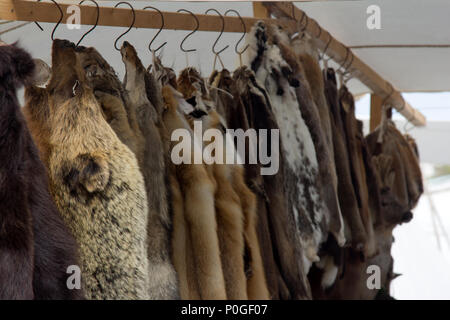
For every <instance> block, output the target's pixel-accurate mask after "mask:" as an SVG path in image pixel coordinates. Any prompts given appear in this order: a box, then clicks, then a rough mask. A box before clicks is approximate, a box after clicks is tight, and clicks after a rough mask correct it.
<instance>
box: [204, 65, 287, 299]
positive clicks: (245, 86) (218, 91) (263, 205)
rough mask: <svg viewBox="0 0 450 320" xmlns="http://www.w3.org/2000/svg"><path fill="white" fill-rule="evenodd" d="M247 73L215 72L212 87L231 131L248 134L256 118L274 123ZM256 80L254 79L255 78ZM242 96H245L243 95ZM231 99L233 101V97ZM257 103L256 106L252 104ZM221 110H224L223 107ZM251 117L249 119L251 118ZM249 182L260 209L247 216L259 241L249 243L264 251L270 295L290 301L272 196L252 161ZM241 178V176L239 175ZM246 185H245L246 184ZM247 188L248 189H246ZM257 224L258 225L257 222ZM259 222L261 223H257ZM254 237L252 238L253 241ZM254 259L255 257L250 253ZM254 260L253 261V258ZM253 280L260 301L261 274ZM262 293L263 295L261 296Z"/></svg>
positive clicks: (253, 293)
mask: <svg viewBox="0 0 450 320" xmlns="http://www.w3.org/2000/svg"><path fill="white" fill-rule="evenodd" d="M247 73H249V74H252V75H253V73H252V72H251V71H250V70H248V69H238V70H237V71H236V72H235V73H234V77H236V79H235V78H232V77H231V75H230V73H229V72H228V71H227V70H222V71H220V72H219V71H215V72H213V74H212V75H211V77H210V81H209V83H210V84H211V85H212V88H211V89H210V91H211V96H212V97H214V99H216V100H217V101H216V104H217V106H218V111H219V110H221V112H222V115H223V116H224V117H225V118H226V119H225V120H226V122H227V123H228V127H229V128H230V129H235V130H236V129H242V130H244V131H246V130H248V129H255V128H254V124H255V119H253V118H254V116H256V115H258V116H261V119H262V120H266V121H270V120H269V119H264V117H263V116H262V114H264V111H263V110H267V106H266V105H264V104H262V103H261V102H262V101H259V102H260V103H259V104H256V97H257V96H256V95H255V96H254V99H252V98H251V93H250V90H249V83H250V82H249V81H250V80H249V79H248V78H247V77H246V76H245V75H246V74H247ZM253 77H254V75H253ZM237 81H239V85H241V88H242V90H238V88H237ZM240 93H242V96H241V94H240ZM230 95H231V97H230ZM252 102H254V103H252ZM219 106H220V107H219ZM253 107H257V108H258V110H259V113H255V112H254V111H252V109H253ZM247 113H248V116H247ZM248 148H249V146H248V145H246V154H247V155H248ZM244 167H245V182H246V185H248V186H249V188H250V189H251V191H252V192H253V193H254V195H255V196H256V207H255V208H254V210H255V213H254V215H257V217H256V216H255V217H253V213H251V212H249V213H248V214H246V211H245V210H244V214H245V215H246V221H248V223H246V225H247V227H246V230H248V232H250V230H251V229H252V223H255V224H256V226H255V227H256V230H255V231H256V234H257V239H255V240H252V241H251V240H249V246H251V245H250V242H253V243H255V245H253V246H254V247H257V248H258V251H259V248H263V250H261V256H262V261H263V266H261V267H263V269H264V271H265V278H266V282H267V287H268V290H269V292H270V297H271V298H272V299H276V300H278V299H288V298H289V296H290V293H289V291H288V289H287V287H286V284H285V283H284V280H283V278H282V277H281V275H280V270H279V268H278V265H277V263H276V261H275V257H274V246H275V244H272V236H271V233H272V231H271V228H270V217H269V216H268V214H269V212H268V208H267V207H268V205H269V200H268V197H269V196H268V195H267V193H266V192H265V188H264V179H263V176H261V174H260V172H261V171H260V170H261V165H260V164H258V163H256V164H252V163H249V161H245V164H244ZM237 176H238V177H240V175H237ZM243 183H244V182H243ZM246 185H245V186H246ZM281 192H282V190H278V193H281ZM237 193H238V195H241V194H242V193H243V192H237ZM241 202H242V205H243V207H244V203H251V201H248V200H247V201H245V200H243V199H241ZM256 220H257V221H256ZM256 222H257V223H256ZM250 237H251V234H249V235H248V238H249V239H250ZM255 250H256V249H255ZM249 253H250V255H253V254H252V253H251V252H249ZM249 258H250V257H249ZM249 263H252V264H253V263H257V260H256V259H251V261H250V262H249ZM251 269H255V267H251ZM246 273H247V277H249V276H250V278H249V279H248V290H247V291H248V296H249V299H253V298H255V297H257V296H258V295H259V294H260V292H261V290H258V288H257V287H256V286H254V285H253V284H255V285H260V281H258V280H257V278H258V277H257V274H255V276H253V273H252V274H250V275H248V274H249V273H248V272H246ZM258 291H259V292H258Z"/></svg>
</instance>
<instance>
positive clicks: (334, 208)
mask: <svg viewBox="0 0 450 320" xmlns="http://www.w3.org/2000/svg"><path fill="white" fill-rule="evenodd" d="M268 31H269V32H268V34H269V41H270V42H272V43H273V44H274V45H277V46H278V47H279V48H280V52H281V55H282V56H283V58H284V59H285V61H286V62H287V63H288V64H289V66H290V67H291V70H292V73H293V75H292V77H294V78H295V79H297V80H298V86H296V87H295V93H296V96H297V101H298V105H299V108H300V111H301V113H302V117H303V119H304V120H305V124H306V125H307V127H308V129H309V132H310V133H311V138H312V140H313V142H314V148H315V150H316V155H317V162H318V168H319V174H320V178H321V181H320V183H318V184H317V187H318V191H319V192H320V196H321V198H322V199H323V200H324V201H325V205H326V207H327V209H328V210H326V211H325V216H324V218H323V222H322V231H321V232H322V238H321V239H320V242H321V243H324V242H325V241H328V242H335V243H336V242H337V244H339V246H343V245H344V244H345V236H344V222H343V218H342V214H341V210H340V206H339V199H338V194H337V181H336V180H337V177H336V174H335V164H334V161H333V160H334V159H332V158H331V155H332V154H334V153H333V152H331V150H330V146H329V144H328V141H327V135H328V133H327V134H325V132H324V130H326V129H325V128H324V126H322V125H321V114H319V110H320V109H319V108H318V106H317V105H316V103H315V101H314V99H313V96H312V93H311V88H310V85H309V83H308V80H307V78H306V74H305V71H304V68H303V66H304V64H306V63H314V61H313V60H312V59H309V60H306V61H304V63H303V64H301V60H300V59H299V58H298V57H297V55H296V54H295V53H294V52H293V50H292V49H291V46H290V42H289V38H288V37H287V34H286V33H285V32H282V31H281V30H280V29H279V28H277V27H275V26H271V27H269V28H268ZM311 60H312V61H311ZM308 68H309V69H310V68H311V67H310V66H308ZM317 68H318V66H317ZM313 71H315V72H316V73H317V72H318V73H319V76H320V77H321V71H320V68H318V70H313ZM311 73H313V72H311V71H310V74H311ZM310 76H311V77H314V76H317V75H315V74H314V75H310ZM316 93H317V92H316ZM322 95H323V94H322ZM323 108H325V109H326V110H328V108H327V106H322V108H321V109H323ZM322 113H325V112H322ZM325 115H326V116H327V117H328V122H329V115H328V111H327V112H326V113H325ZM330 182H331V183H330ZM328 233H331V234H332V236H334V239H328V237H329V235H328ZM327 239H328V240H327ZM330 254H331V255H333V254H335V253H334V252H327V251H326V250H320V254H318V255H319V257H320V260H321V261H320V262H318V263H317V266H318V267H320V268H321V269H323V270H324V272H323V277H322V279H321V285H322V287H324V288H328V287H330V286H331V285H332V284H333V283H334V281H335V277H336V275H337V270H338V266H337V265H335V263H333V261H334V260H335V259H333V257H332V256H330Z"/></svg>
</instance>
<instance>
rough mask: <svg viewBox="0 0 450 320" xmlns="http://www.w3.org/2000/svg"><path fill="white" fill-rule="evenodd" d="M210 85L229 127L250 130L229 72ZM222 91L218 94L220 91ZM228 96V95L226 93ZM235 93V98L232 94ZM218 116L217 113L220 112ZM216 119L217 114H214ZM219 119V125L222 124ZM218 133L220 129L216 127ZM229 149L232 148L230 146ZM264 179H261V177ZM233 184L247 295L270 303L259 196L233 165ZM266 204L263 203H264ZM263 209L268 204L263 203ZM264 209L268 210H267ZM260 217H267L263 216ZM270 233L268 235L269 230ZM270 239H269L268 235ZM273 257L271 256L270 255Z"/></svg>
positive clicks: (219, 74)
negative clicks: (241, 222) (241, 228)
mask: <svg viewBox="0 0 450 320" xmlns="http://www.w3.org/2000/svg"><path fill="white" fill-rule="evenodd" d="M210 84H212V88H210V91H211V92H212V93H211V95H212V96H215V103H216V106H219V105H220V108H219V107H217V108H218V109H220V110H222V113H223V115H226V117H227V119H228V123H232V124H234V125H235V126H234V127H232V128H233V129H238V128H240V129H243V130H247V129H249V127H248V123H247V124H245V122H246V120H247V117H246V115H245V110H244V108H242V106H243V105H242V103H241V101H240V98H239V96H238V95H237V93H236V89H235V81H234V79H233V78H232V77H231V75H230V73H229V72H228V71H227V70H222V71H221V72H214V73H213V74H212V75H211V77H210ZM215 88H217V89H219V90H217V89H215ZM226 92H228V94H227V93H226ZM232 92H233V94H232ZM217 113H218V111H217ZM212 115H214V112H213V113H212ZM240 116H241V117H242V118H241V119H242V120H243V123H244V126H243V127H242V126H236V125H238V123H237V121H238V118H239V117H240ZM215 119H216V124H217V125H218V124H219V123H220V122H219V121H218V120H217V117H215ZM215 128H216V129H218V127H217V126H216V127H215ZM227 147H230V146H227ZM258 174H259V173H258ZM260 177H261V176H260ZM231 183H232V186H233V189H234V190H235V192H236V194H237V195H238V196H239V198H240V205H241V208H242V213H243V215H244V241H245V252H246V255H245V256H244V258H245V271H246V275H247V294H248V298H249V299H250V300H261V299H268V298H269V292H268V288H267V284H266V277H265V273H264V265H263V262H262V257H261V251H260V245H259V242H258V236H257V229H258V228H259V225H258V214H257V211H256V210H257V201H258V200H257V196H256V194H255V193H253V192H252V191H251V190H250V188H249V187H248V186H247V184H246V183H245V171H244V168H243V167H242V166H241V165H233V166H232V168H231ZM263 201H264V200H263ZM263 206H265V203H264V202H263ZM264 209H265V208H264ZM261 214H265V213H264V212H262V213H261ZM267 232H269V231H268V230H267ZM268 235H270V234H269V233H268ZM271 254H272V252H271Z"/></svg>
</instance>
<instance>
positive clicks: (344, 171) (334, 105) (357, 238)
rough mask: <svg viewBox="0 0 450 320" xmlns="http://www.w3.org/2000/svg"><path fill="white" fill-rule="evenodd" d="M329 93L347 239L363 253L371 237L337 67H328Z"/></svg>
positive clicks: (341, 204) (326, 72) (325, 76)
mask: <svg viewBox="0 0 450 320" xmlns="http://www.w3.org/2000/svg"><path fill="white" fill-rule="evenodd" d="M324 79H325V96H326V97H327V101H328V105H329V107H330V118H331V129H332V131H333V145H334V162H335V164H336V172H337V176H338V195H339V202H340V207H341V211H342V214H343V217H344V223H345V228H344V230H345V238H346V240H347V242H348V243H350V244H351V247H352V248H353V249H354V250H356V251H358V252H362V250H363V249H364V247H365V244H366V241H367V238H366V233H365V229H364V226H363V224H362V220H361V216H360V213H359V207H358V202H357V199H356V195H355V191H354V190H355V189H354V186H353V182H352V177H351V173H350V161H349V158H348V151H347V146H346V142H345V132H344V128H343V124H342V120H341V113H340V106H339V100H338V89H337V83H336V76H335V72H334V70H333V69H327V70H324Z"/></svg>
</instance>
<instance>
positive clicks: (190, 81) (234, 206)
mask: <svg viewBox="0 0 450 320" xmlns="http://www.w3.org/2000/svg"><path fill="white" fill-rule="evenodd" d="M177 82H178V88H179V89H180V92H181V93H182V94H183V96H184V98H185V99H186V100H187V101H189V102H190V103H191V104H192V105H193V108H194V111H193V112H191V113H190V114H189V117H188V120H189V123H190V125H191V129H193V123H194V122H195V121H199V122H202V123H203V125H202V128H203V130H207V129H212V128H214V129H219V130H220V132H224V130H225V126H224V124H223V123H222V122H221V121H220V118H219V115H218V113H217V112H216V111H215V110H214V109H215V105H214V103H213V102H212V101H211V100H210V97H209V94H208V91H207V89H206V85H205V83H204V82H203V80H202V78H201V76H200V74H199V73H198V72H197V71H196V70H195V69H193V68H188V69H185V70H183V71H182V72H181V73H180V76H179V77H178V80H177ZM195 110H197V112H195ZM199 138H200V139H201V137H199ZM199 145H203V141H199ZM218 148H221V152H222V154H223V155H224V156H225V152H226V146H218ZM205 168H206V170H207V172H208V173H209V174H210V178H211V179H212V180H213V181H214V183H215V185H216V189H215V194H214V203H215V210H216V220H217V235H218V239H219V247H220V256H221V261H222V269H223V275H224V279H225V288H226V292H227V298H228V299H232V300H236V299H238V300H246V299H248V295H247V283H246V282H247V280H246V276H245V265H244V247H245V246H244V216H243V212H242V208H241V203H240V199H239V196H238V195H237V194H236V192H235V191H234V189H233V186H232V184H231V179H230V177H231V174H232V166H230V165H227V164H218V163H212V164H206V163H205ZM194 249H195V248H194Z"/></svg>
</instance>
